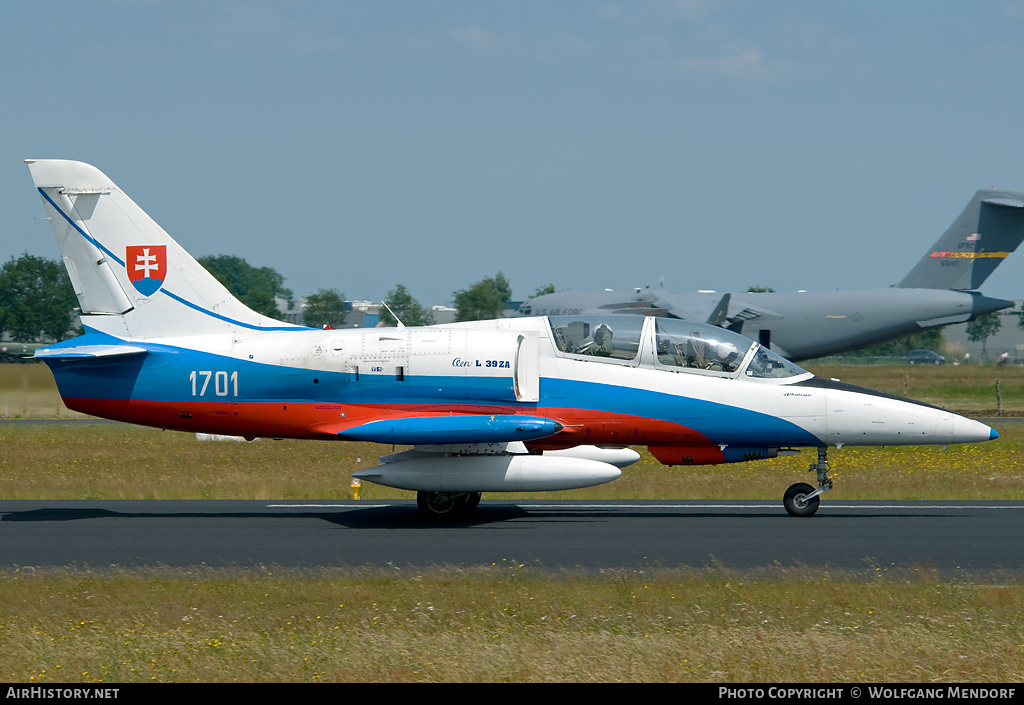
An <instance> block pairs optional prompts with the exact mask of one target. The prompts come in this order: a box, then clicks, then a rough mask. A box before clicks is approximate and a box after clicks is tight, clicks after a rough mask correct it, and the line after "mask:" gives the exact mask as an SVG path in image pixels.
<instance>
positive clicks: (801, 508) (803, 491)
mask: <svg viewBox="0 0 1024 705" xmlns="http://www.w3.org/2000/svg"><path fill="white" fill-rule="evenodd" d="M812 492H814V488H813V487H811V486H810V485H808V484H806V483H804V482H798V483H797V484H795V485H792V486H791V487H790V488H789V489H788V490H786V494H785V495H783V497H782V504H783V505H785V507H786V511H787V512H789V514H790V516H795V517H809V516H814V513H815V512H816V511H818V504H819V502H818V496H814V497H811V498H810V499H807V495H809V494H810V493H812Z"/></svg>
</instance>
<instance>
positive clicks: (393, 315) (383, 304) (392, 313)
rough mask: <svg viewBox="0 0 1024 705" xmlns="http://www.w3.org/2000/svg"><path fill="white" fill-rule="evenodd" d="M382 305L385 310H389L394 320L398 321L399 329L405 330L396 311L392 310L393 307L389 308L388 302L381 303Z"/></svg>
mask: <svg viewBox="0 0 1024 705" xmlns="http://www.w3.org/2000/svg"><path fill="white" fill-rule="evenodd" d="M380 303H381V305H382V306H384V308H386V309H387V310H388V313H390V314H391V317H392V318H394V319H395V320H396V321H398V327H399V328H405V324H404V323H402V320H401V319H400V318H399V317H398V316H396V315H395V312H394V311H392V310H391V307H390V306H388V302H387V301H381V302H380Z"/></svg>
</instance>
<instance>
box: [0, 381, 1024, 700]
mask: <svg viewBox="0 0 1024 705" xmlns="http://www.w3.org/2000/svg"><path fill="white" fill-rule="evenodd" d="M5 368H6V369H5ZM814 371H816V372H819V373H820V374H825V375H827V376H831V377H838V378H841V379H843V380H844V381H847V382H852V383H855V384H862V385H864V386H869V387H873V388H877V389H881V390H883V391H889V392H893V393H897V394H907V395H908V396H912V397H915V398H919V399H922V400H925V401H929V402H931V403H940V404H945V405H947V406H949V407H950V408H955V409H963V410H968V411H971V410H973V413H978V414H991V413H992V412H993V411H994V410H996V409H997V408H998V404H997V401H996V396H995V380H996V379H997V378H998V379H999V380H1000V386H1001V390H1002V406H1003V413H1004V414H1008V415H1009V414H1014V415H1021V414H1024V395H1022V392H1021V390H1022V387H1024V372H1022V371H1021V370H1019V369H1017V368H994V367H990V368H980V367H978V368H970V369H967V368H963V367H961V368H927V369H926V368H913V369H911V368H904V367H899V368H834V369H833V368H830V369H825V370H814ZM908 375H909V376H908ZM5 405H6V406H5ZM0 409H7V410H8V413H9V412H10V411H12V410H13V411H14V412H15V413H9V415H12V416H20V417H29V418H31V417H42V416H46V417H53V416H68V415H70V413H69V412H67V410H65V409H62V407H61V406H60V404H59V399H58V398H57V396H56V393H55V391H54V390H53V387H52V381H51V380H50V379H49V373H48V372H47V371H46V370H45V368H42V367H40V366H36V365H17V366H15V365H6V366H0ZM995 427H996V428H997V429H998V430H999V431H1000V434H1001V437H1000V439H999V440H997V441H994V442H991V443H981V444H975V445H970V446H958V447H950V448H949V449H947V450H945V451H943V450H942V449H941V448H938V447H924V448H893V449H877V448H875V449H858V448H844V449H842V450H841V451H832V452H831V453H830V460H831V464H832V468H833V475H834V477H835V480H836V488H835V490H834V491H833V492H831V493H829V498H830V499H842V498H846V499H858V498H875V499H1002V500H1020V499H1024V496H1022V495H1024V462H1022V461H1021V459H1020V458H1021V457H1022V454H1021V444H1022V443H1024V423H1022V422H1020V421H1017V420H1012V419H1011V420H1008V421H1006V422H1002V423H1001V422H998V421H997V422H995ZM0 448H2V449H3V453H2V454H0V496H3V497H5V498H8V499H15V498H25V499H58V498H97V499H99V498H113V499H116V498H125V499H127V498H191V497H194V498H240V499H316V498H345V497H349V496H350V492H351V487H350V474H351V472H353V471H354V470H356V469H359V468H362V467H365V466H367V465H368V464H373V463H375V461H376V458H377V457H378V456H379V455H381V454H382V452H388V451H389V450H390V449H387V448H384V449H382V448H381V447H380V446H376V445H372V444H355V443H312V442H302V441H268V440H258V441H256V442H253V443H234V442H221V443H211V442H205V443H204V442H199V441H197V440H196V439H195V437H194V436H192V435H190V434H183V433H174V432H163V431H159V430H155V429H145V428H137V427H130V426H122V425H110V424H107V425H97V424H74V425H61V426H48V425H37V424H23V423H17V422H12V423H0ZM812 460H813V457H812V455H811V454H810V453H804V454H803V455H801V456H797V457H788V458H779V459H775V460H768V461H758V462H752V463H742V464H734V465H724V466H720V467H689V468H664V467H662V466H661V465H659V464H658V463H657V462H656V461H654V460H653V459H652V458H650V457H649V456H648V455H646V453H645V455H644V458H643V460H642V461H641V462H640V463H637V464H636V465H633V466H631V467H629V468H627V469H626V470H625V472H624V474H623V477H622V478H620V479H619V480H616V481H615V482H612V483H609V484H608V485H606V486H603V487H598V488H592V489H589V490H578V491H575V492H563V493H557V494H551V495H536V494H531V495H529V496H530V497H545V496H550V497H561V498H574V497H575V498H601V499H615V498H651V499H661V498H678V499H687V498H723V499H728V498H754V499H758V498H767V499H771V500H778V498H779V496H780V495H781V492H782V490H783V489H784V488H785V487H786V486H787V485H789V484H791V483H792V482H794V481H796V480H804V481H808V480H812V479H813V476H811V475H809V474H808V473H807V466H808V465H809V464H810V462H811V461H812ZM361 492H362V495H361V496H362V497H363V498H365V499H383V498H390V497H411V496H412V494H411V493H407V492H401V491H398V490H390V489H387V488H383V487H377V486H374V485H364V486H363V487H362V488H361ZM826 501H828V500H826ZM814 521H817V519H815V520H814ZM2 526H3V525H2V522H0V537H2V535H3V530H2ZM1022 604H1024V585H1021V584H1020V582H1019V580H1018V576H1016V575H966V574H965V575H962V576H960V578H959V579H957V580H952V581H951V580H939V579H938V578H937V577H936V573H935V571H934V570H932V569H930V568H929V567H928V566H894V565H888V566H884V565H867V564H866V565H865V569H864V571H862V572H860V573H855V574H847V573H836V572H829V571H825V570H812V569H806V570H783V569H773V568H766V569H765V570H763V571H757V572H752V573H748V574H737V573H733V572H730V571H728V570H725V569H715V570H700V571H698V570H693V569H690V568H687V567H685V566H679V567H674V568H665V569H657V570H649V571H644V570H629V571H625V570H608V571H605V572H604V573H602V574H599V575H584V574H573V573H564V574H555V575H552V574H551V573H550V572H544V573H542V572H539V571H532V570H530V569H529V568H525V567H523V566H519V565H516V564H515V562H514V561H511V560H508V561H504V562H502V563H501V564H500V565H495V566H488V567H480V568H477V569H471V570H466V569H457V568H453V567H443V566H442V567H438V568H436V569H434V570H426V571H417V572H410V571H402V570H389V571H380V570H365V571H360V570H345V571H342V570H333V569H330V568H326V567H325V568H324V569H323V570H320V571H313V572H299V571H289V570H280V569H277V568H275V567H274V566H266V567H264V568H262V569H258V570H257V569H254V570H238V571H213V570H207V569H204V568H202V567H193V568H188V569H169V568H154V569H152V570H146V571H128V570H121V569H117V568H112V569H110V570H107V571H81V570H75V569H73V568H67V569H63V570H55V569H48V570H34V569H32V568H31V567H25V566H22V567H13V566H11V567H7V568H4V569H0V644H2V645H3V646H2V648H0V679H6V680H8V681H10V682H17V683H33V684H37V683H48V682H60V683H71V682H123V683H127V682H143V681H145V682H153V681H156V682H187V681H202V682H231V681H244V682H253V681H260V682H295V681H306V682H315V681H330V682H366V681H394V682H420V681H433V682H455V681H462V682H465V681H472V682H531V681H532V682H554V681H571V682H614V681H631V682H655V681H691V682H736V683H750V682H760V683H767V682H787V683H788V682H861V683H863V682H887V683H892V682H912V683H924V682H972V683H982V682H993V683H1012V682H1018V681H1020V680H1021V679H1022V678H1024V610H1022V607H1021V605H1022Z"/></svg>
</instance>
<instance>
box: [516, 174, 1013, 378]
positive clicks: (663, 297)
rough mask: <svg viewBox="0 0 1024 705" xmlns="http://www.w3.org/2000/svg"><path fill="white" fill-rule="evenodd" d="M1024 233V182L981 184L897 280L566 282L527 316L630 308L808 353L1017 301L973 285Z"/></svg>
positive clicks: (529, 306) (869, 341)
mask: <svg viewBox="0 0 1024 705" xmlns="http://www.w3.org/2000/svg"><path fill="white" fill-rule="evenodd" d="M1022 239H1024V192H1018V191H996V190H983V191H978V192H977V193H976V194H975V195H974V197H973V198H972V199H971V201H970V203H968V204H967V207H966V208H965V209H964V211H963V212H962V213H961V214H960V216H959V217H958V218H957V219H956V220H955V221H954V222H953V224H952V225H951V226H950V227H949V229H948V230H947V231H946V232H945V233H944V234H943V235H942V237H941V238H939V240H938V242H936V243H935V244H934V245H933V246H932V247H931V248H929V249H928V251H927V252H926V253H925V255H924V257H923V258H922V259H921V261H920V262H918V263H917V265H916V266H915V267H914V268H913V269H912V270H911V271H910V273H908V274H907V276H906V277H904V278H903V280H902V281H901V282H900V283H899V284H897V285H896V286H895V287H892V288H889V289H860V290H848V291H815V292H799V293H738V292H729V293H725V294H722V293H716V292H694V293H681V292H675V291H666V290H664V289H650V288H647V289H637V290H634V291H629V292H623V291H608V290H606V291H564V292H558V293H554V294H546V295H544V296H538V297H536V298H533V299H531V300H529V301H527V302H525V303H524V304H523V305H522V306H520V308H519V313H520V314H522V315H524V316H542V315H559V314H562V315H564V314H581V313H597V312H604V313H612V312H618V313H630V314H639V315H660V316H669V317H672V318H682V319H687V320H696V321H706V322H708V323H711V324H713V325H718V326H721V327H723V328H728V329H729V330H732V331H735V332H737V333H743V334H745V335H748V336H750V337H751V338H755V339H756V340H758V341H759V342H760V343H761V344H762V345H765V346H770V347H771V349H772V350H774V351H775V352H777V353H778V354H779V355H782V356H783V357H785V358H787V359H789V360H795V361H800V360H807V359H809V358H813V357H822V356H825V355H834V354H837V353H842V352H846V351H848V350H854V349H857V348H861V347H865V346H868V345H873V344H875V343H883V342H886V341H889V340H894V339H896V338H900V337H903V336H906V335H911V334H913V333H919V332H921V331H922V330H926V329H928V328H932V327H934V326H941V325H946V324H949V323H963V322H966V321H970V320H973V319H975V318H977V317H978V316H982V315H984V314H986V313H992V312H994V311H999V310H1001V309H1004V308H1009V307H1011V306H1013V302H1012V301H1006V300H1004V299H995V298H989V297H987V296H982V295H981V294H980V293H979V292H978V291H976V290H977V289H978V288H979V287H980V286H981V285H982V283H983V282H984V281H985V279H987V278H988V276H989V275H990V274H991V273H992V272H993V271H994V270H995V268H996V267H997V266H999V263H1000V262H1002V261H1003V260H1004V259H1005V258H1006V257H1007V256H1008V255H1009V254H1010V253H1011V252H1013V251H1014V250H1015V249H1016V248H1017V246H1018V245H1020V243H1021V240H1022Z"/></svg>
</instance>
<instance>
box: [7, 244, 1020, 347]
mask: <svg viewBox="0 0 1024 705" xmlns="http://www.w3.org/2000/svg"><path fill="white" fill-rule="evenodd" d="M198 261H199V263H200V264H201V265H202V266H203V267H205V268H206V270H207V271H209V272H210V273H211V274H212V275H213V276H214V277H216V278H217V280H218V281H220V283H221V284H223V285H224V286H225V287H226V288H227V290H228V291H230V292H231V293H232V294H233V295H234V296H235V297H237V298H238V299H239V300H240V301H241V302H242V303H244V304H245V305H246V306H248V307H249V308H251V309H252V310H254V311H256V312H257V313H261V314H263V315H264V316H267V317H268V318H274V319H279V318H281V312H280V311H279V310H278V308H277V301H276V300H277V299H278V298H280V299H284V300H285V301H287V302H289V305H291V304H292V303H293V302H294V300H295V297H294V294H293V293H292V291H291V290H290V289H288V288H287V287H285V286H284V276H282V275H281V274H280V273H279V272H277V271H276V270H275V269H273V268H272V267H254V266H252V265H250V264H249V263H248V262H246V261H245V260H244V259H242V258H241V257H237V256H234V255H208V256H206V257H200V258H198ZM554 291H555V287H554V285H552V284H548V285H546V286H544V287H541V288H539V289H537V290H536V291H534V292H533V294H532V295H531V298H532V297H534V296H540V295H542V294H550V293H553V292H554ZM750 291H772V289H770V288H768V287H760V286H758V287H751V288H750ZM511 300H512V286H511V284H510V283H509V281H508V279H507V278H506V277H505V275H504V274H502V273H501V272H498V273H497V274H495V275H494V276H490V277H484V278H483V279H481V280H480V281H478V282H476V283H475V284H472V285H470V286H468V287H466V288H464V289H458V290H456V291H454V292H452V302H453V304H454V307H455V309H456V316H455V320H456V321H478V320H488V319H492V318H500V317H501V316H503V315H504V311H505V307H506V304H507V303H508V302H509V301H511ZM385 303H386V304H387V308H386V309H384V308H382V309H381V316H380V317H381V321H382V322H383V324H384V325H386V326H394V325H397V321H396V318H395V317H396V316H397V317H398V320H401V322H402V323H403V324H404V325H407V326H425V325H431V324H433V323H434V322H435V321H434V319H433V315H432V313H431V311H430V310H429V309H426V308H424V307H423V306H421V305H420V303H419V301H417V300H416V299H415V298H414V297H413V296H412V294H411V293H410V292H409V290H408V289H407V288H406V286H405V285H404V284H396V285H395V287H394V288H393V289H391V290H390V291H389V292H388V293H387V296H386V298H385ZM77 306H78V298H77V297H76V296H75V292H74V290H73V289H72V286H71V281H70V279H69V278H68V275H67V271H66V270H65V269H64V266H63V264H61V263H59V262H56V261H54V260H51V259H47V258H46V257H37V256H35V255H30V254H28V253H25V254H23V255H21V256H20V257H17V258H15V257H12V258H11V259H10V260H8V261H7V262H6V263H4V264H3V266H0V333H6V335H7V337H8V338H10V339H11V340H18V341H24V342H31V341H44V340H45V341H52V340H60V339H61V338H64V337H66V336H67V334H68V333H69V332H71V328H72V326H73V324H74V320H75V316H76V315H77ZM347 313H348V311H347V306H346V303H345V295H344V294H342V293H341V292H340V291H338V290H337V289H319V290H318V291H316V292H315V293H313V294H310V295H309V296H307V297H306V307H305V309H304V310H303V318H304V321H305V324H306V325H308V326H311V327H321V326H325V325H326V326H330V327H332V328H337V327H341V326H342V325H344V321H345V317H346V315H347ZM1018 325H1019V326H1020V327H1021V328H1022V329H1024V316H1022V317H1019V318H1018ZM1001 327H1002V317H1001V316H1000V315H999V314H998V313H990V314H987V315H985V316H981V317H979V318H977V319H975V320H974V321H971V322H970V323H968V324H967V338H968V339H969V340H971V341H973V342H978V343H981V344H982V346H984V344H985V341H986V340H987V339H988V338H990V337H992V336H993V335H995V334H996V333H997V332H998V331H999V330H1000V328H1001ZM941 344H942V333H941V331H940V330H930V331H924V332H922V333H918V334H916V335H913V336H909V337H907V338H902V339H900V340H896V341H892V342H890V343H883V344H881V345H877V346H872V347H870V348H864V349H862V350H860V351H854V352H853V353H849V354H853V355H899V356H902V355H905V354H906V353H907V352H908V351H910V350H913V349H918V348H928V349H937V348H939V347H941Z"/></svg>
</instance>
